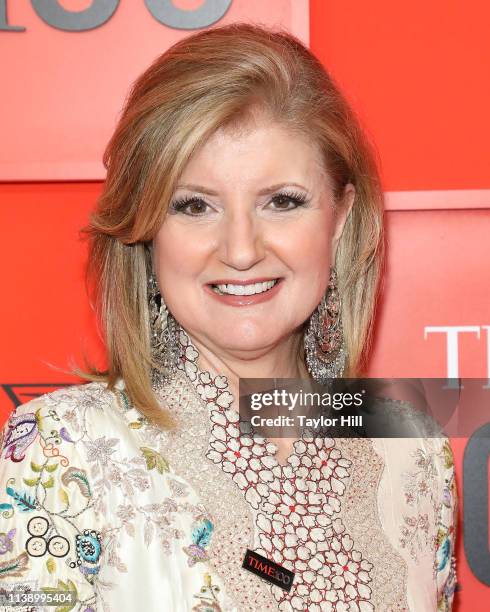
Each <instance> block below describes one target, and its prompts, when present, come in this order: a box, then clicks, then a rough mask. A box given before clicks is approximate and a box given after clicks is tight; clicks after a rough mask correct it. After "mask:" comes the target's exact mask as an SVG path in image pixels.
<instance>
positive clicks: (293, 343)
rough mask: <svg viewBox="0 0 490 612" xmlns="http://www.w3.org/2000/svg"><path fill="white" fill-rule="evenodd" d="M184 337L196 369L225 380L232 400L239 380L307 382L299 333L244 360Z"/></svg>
mask: <svg viewBox="0 0 490 612" xmlns="http://www.w3.org/2000/svg"><path fill="white" fill-rule="evenodd" d="M187 333H188V332H187ZM188 336H189V338H190V340H191V342H192V343H193V344H194V346H195V347H196V349H197V350H198V352H199V357H198V359H197V365H198V367H199V369H201V370H204V371H209V372H210V373H211V374H212V375H213V376H218V375H219V376H226V378H227V379H228V385H229V389H230V392H231V393H232V394H233V396H234V398H235V400H236V399H237V398H238V391H239V381H240V378H302V379H310V378H311V376H310V374H309V372H308V369H307V367H306V364H305V362H304V351H303V332H302V330H297V331H296V332H295V333H293V334H291V335H290V336H288V337H287V338H286V339H285V340H284V341H282V342H280V343H278V344H277V345H275V346H273V347H268V348H264V349H262V350H260V351H256V352H255V353H254V354H253V355H251V354H247V355H246V356H245V355H243V354H237V353H235V352H229V351H226V350H223V349H220V348H217V347H214V346H211V345H209V344H207V343H205V342H203V341H201V340H199V339H198V338H195V337H194V336H192V335H191V334H189V333H188Z"/></svg>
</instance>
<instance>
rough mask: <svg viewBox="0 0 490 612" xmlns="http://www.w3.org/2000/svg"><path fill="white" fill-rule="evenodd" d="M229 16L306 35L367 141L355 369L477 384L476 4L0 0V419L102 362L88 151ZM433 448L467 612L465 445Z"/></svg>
mask: <svg viewBox="0 0 490 612" xmlns="http://www.w3.org/2000/svg"><path fill="white" fill-rule="evenodd" d="M233 21H252V22H255V23H262V24H265V25H271V26H281V27H285V28H287V29H288V30H290V31H291V32H292V33H293V34H295V35H296V36H298V37H299V38H300V39H301V40H302V41H303V42H304V43H305V44H307V45H309V46H310V48H311V49H312V50H313V52H314V53H315V54H316V55H317V56H318V57H319V58H320V59H321V60H322V62H323V63H324V65H325V66H326V67H327V68H328V69H329V70H330V72H331V74H332V75H333V76H334V78H335V79H336V80H337V81H338V83H339V84H340V85H341V87H342V89H343V90H344V91H345V93H346V95H347V97H348V98H349V100H350V101H351V103H352V105H353V106H354V107H355V109H356V110H357V112H358V115H359V117H360V119H361V122H362V124H363V125H364V127H365V129H366V130H367V132H368V133H369V135H370V137H371V138H372V140H373V142H375V144H376V146H377V149H378V154H379V159H380V164H381V168H382V175H383V182H384V186H385V190H386V223H387V235H388V265H387V270H386V277H385V282H384V287H383V298H382V301H381V303H380V307H379V311H378V323H377V329H376V335H375V343H374V350H373V355H372V359H371V362H370V368H369V376H372V377H425V378H428V377H466V378H482V379H487V380H489V381H490V290H489V277H490V263H489V262H490V170H489V162H490V152H489V146H488V143H489V142H490V122H489V120H488V108H489V107H490V85H489V78H488V75H489V74H490V37H489V36H488V25H489V22H490V9H489V7H488V5H487V3H485V2H483V0H479V1H474V2H469V3H468V2H467V3H461V2H455V1H451V2H447V0H446V1H443V0H433V1H432V2H430V3H427V2H425V1H423V0H413V2H411V3H408V4H407V3H394V2H391V1H389V0H372V1H370V2H360V1H357V2H356V1H352V0H311V1H310V2H308V1H306V0H269V1H268V2H263V0H213V1H211V0H172V1H171V0H145V2H143V1H141V2H133V1H128V0H92V1H90V0H31V1H29V0H0V58H1V60H0V62H1V67H2V71H1V73H2V95H1V96H0V117H1V119H2V133H1V136H0V225H1V228H2V240H1V242H0V261H1V262H2V276H1V278H2V286H3V291H2V300H1V301H0V332H1V341H2V353H1V359H0V424H2V423H3V422H4V421H5V420H6V419H7V416H8V414H9V413H10V411H11V410H12V408H13V407H14V406H15V405H18V404H19V403H24V402H26V401H28V400H29V399H31V398H32V397H36V396H38V395H40V394H42V393H45V392H47V391H50V390H52V389H54V388H57V387H59V386H61V385H66V384H72V383H74V382H75V383H76V382H79V380H78V379H77V378H76V377H74V376H73V375H72V373H71V368H72V367H73V366H74V365H82V366H83V364H84V358H85V356H87V357H89V358H90V359H91V360H92V361H95V362H96V363H99V364H103V361H104V352H103V348H102V345H101V342H100V339H99V336H98V330H97V327H96V324H95V321H94V318H93V314H92V310H91V307H90V304H89V303H88V300H87V298H86V295H85V285H84V264H85V257H86V250H85V245H84V243H83V242H81V241H80V237H79V230H80V228H81V227H82V226H83V225H85V223H86V222H87V219H88V214H89V211H90V210H91V209H92V207H93V206H94V203H95V201H96V199H97V197H98V195H99V193H100V191H101V186H102V182H103V180H104V168H103V166H102V162H101V159H102V152H103V150H104V147H105V144H106V142H107V141H108V139H109V137H110V135H111V133H112V130H113V129H114V126H115V122H116V121H117V118H118V113H119V112H120V110H121V106H122V103H123V101H124V99H125V96H126V94H127V92H128V89H129V86H130V84H131V82H132V81H133V80H134V79H135V78H136V77H137V76H138V74H139V73H140V72H141V71H142V70H143V69H144V68H146V67H147V66H148V65H149V64H150V63H151V61H152V60H153V59H154V58H155V57H156V56H157V55H159V54H160V53H162V52H163V51H164V50H165V49H166V48H167V47H168V46H170V45H171V44H172V43H174V42H176V41H177V40H179V39H180V38H182V37H184V36H186V35H187V34H188V33H189V32H190V31H193V30H197V29H201V28H206V27H211V26H212V25H213V24H222V23H223V24H224V23H230V22H233ZM488 409H489V414H490V405H489V406H488ZM488 420H489V421H490V416H489V419H488ZM451 443H452V447H453V451H454V454H455V458H456V463H457V477H458V489H459V495H460V502H461V508H460V520H459V525H458V528H459V533H460V535H459V540H458V582H459V590H458V593H457V597H456V601H457V603H456V605H455V609H456V610H458V611H460V612H461V611H464V612H466V611H468V612H469V611H471V612H479V611H481V612H483V611H486V610H488V609H490V558H489V534H488V521H486V522H485V521H483V524H482V520H481V516H482V512H481V507H480V508H475V507H472V506H474V504H472V503H471V500H470V502H469V503H468V500H466V501H467V503H466V507H464V506H463V495H464V488H465V479H470V478H472V477H473V475H472V474H471V473H469V474H468V473H465V478H463V471H464V460H465V448H466V447H467V446H468V437H466V438H462V437H459V438H453V439H452V440H451ZM486 467H487V466H486V464H485V467H484V468H482V469H485V470H486ZM476 476H477V475H474V477H475V478H476ZM480 476H481V475H480ZM483 480H484V482H485V483H486V487H484V491H483V495H482V497H481V499H480V500H479V503H481V504H483V505H484V507H485V512H484V513H483V514H484V516H485V518H487V517H488V475H487V472H485V477H484V478H483ZM477 517H480V518H479V519H478V520H477ZM472 530H473V531H472ZM475 530H478V533H477V534H476V536H477V537H475ZM469 542H471V547H472V548H471V550H470V549H469V546H470V544H469ZM465 543H466V550H465ZM475 543H476V544H475Z"/></svg>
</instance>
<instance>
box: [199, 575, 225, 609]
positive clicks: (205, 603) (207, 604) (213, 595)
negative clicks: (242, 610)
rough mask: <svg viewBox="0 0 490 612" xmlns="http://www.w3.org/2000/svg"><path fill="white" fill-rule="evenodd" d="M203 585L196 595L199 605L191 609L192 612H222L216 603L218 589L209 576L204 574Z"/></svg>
mask: <svg viewBox="0 0 490 612" xmlns="http://www.w3.org/2000/svg"><path fill="white" fill-rule="evenodd" d="M203 581H204V585H203V586H202V587H201V590H200V591H199V593H198V594H197V595H194V597H197V599H199V603H197V604H196V605H195V606H193V607H192V612H222V610H221V606H220V605H219V603H218V593H219V591H220V588H219V586H218V585H215V584H213V582H212V579H211V575H210V574H207V573H206V574H204V579H203Z"/></svg>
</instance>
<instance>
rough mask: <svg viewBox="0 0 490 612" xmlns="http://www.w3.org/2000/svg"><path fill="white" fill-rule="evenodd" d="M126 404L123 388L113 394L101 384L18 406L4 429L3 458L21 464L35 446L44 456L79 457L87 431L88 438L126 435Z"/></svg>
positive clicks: (0, 447)
mask: <svg viewBox="0 0 490 612" xmlns="http://www.w3.org/2000/svg"><path fill="white" fill-rule="evenodd" d="M125 403H127V400H126V396H125V394H124V391H123V385H119V389H117V388H116V390H114V391H111V390H109V389H108V387H107V384H106V383H102V382H100V383H99V382H92V383H86V384H81V385H71V386H68V387H62V388H60V389H57V390H56V391H52V392H51V393H46V394H44V395H41V396H39V397H36V398H34V399H32V400H30V401H29V402H26V403H25V404H21V405H19V406H17V407H16V408H15V409H14V410H13V411H12V413H11V414H10V415H9V417H8V419H7V421H6V422H5V423H4V425H3V427H2V428H1V431H0V458H1V459H3V460H11V461H12V462H14V463H18V462H21V461H22V460H23V459H24V458H25V456H26V453H27V451H28V450H29V452H30V453H32V452H33V451H34V448H35V447H39V450H40V451H42V454H43V455H44V456H47V455H49V454H50V453H51V452H52V453H54V454H56V455H60V454H66V453H69V454H78V453H79V449H77V441H79V440H81V439H82V438H84V439H87V436H85V435H84V434H86V433H87V430H90V431H89V433H90V434H92V435H89V436H88V437H89V438H91V437H94V436H95V437H97V436H100V435H104V433H105V432H108V431H110V432H111V435H112V436H115V435H116V436H124V434H125V432H127V431H128V427H127V419H126V418H125V413H126V410H125ZM62 450H63V453H62ZM65 451H66V453H65Z"/></svg>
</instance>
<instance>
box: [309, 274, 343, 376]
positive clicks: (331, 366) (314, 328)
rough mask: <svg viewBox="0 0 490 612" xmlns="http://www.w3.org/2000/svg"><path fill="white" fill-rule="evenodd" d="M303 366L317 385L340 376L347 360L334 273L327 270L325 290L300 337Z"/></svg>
mask: <svg viewBox="0 0 490 612" xmlns="http://www.w3.org/2000/svg"><path fill="white" fill-rule="evenodd" d="M304 346H305V355H306V365H307V367H308V370H309V372H310V374H311V376H312V377H313V378H314V379H315V380H316V381H317V382H319V383H320V384H325V383H326V382H327V380H328V379H329V378H338V377H340V376H342V374H343V372H344V368H345V362H346V359H347V352H346V349H345V343H344V334H343V330H342V318H341V300H340V294H339V290H338V285H337V272H336V270H335V268H334V267H332V268H331V270H330V279H329V283H328V288H327V291H326V293H325V295H324V296H323V298H322V301H321V302H320V304H319V305H318V306H317V308H316V310H315V311H314V312H313V314H312V315H311V317H310V320H309V322H308V326H307V329H306V331H305V335H304Z"/></svg>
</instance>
